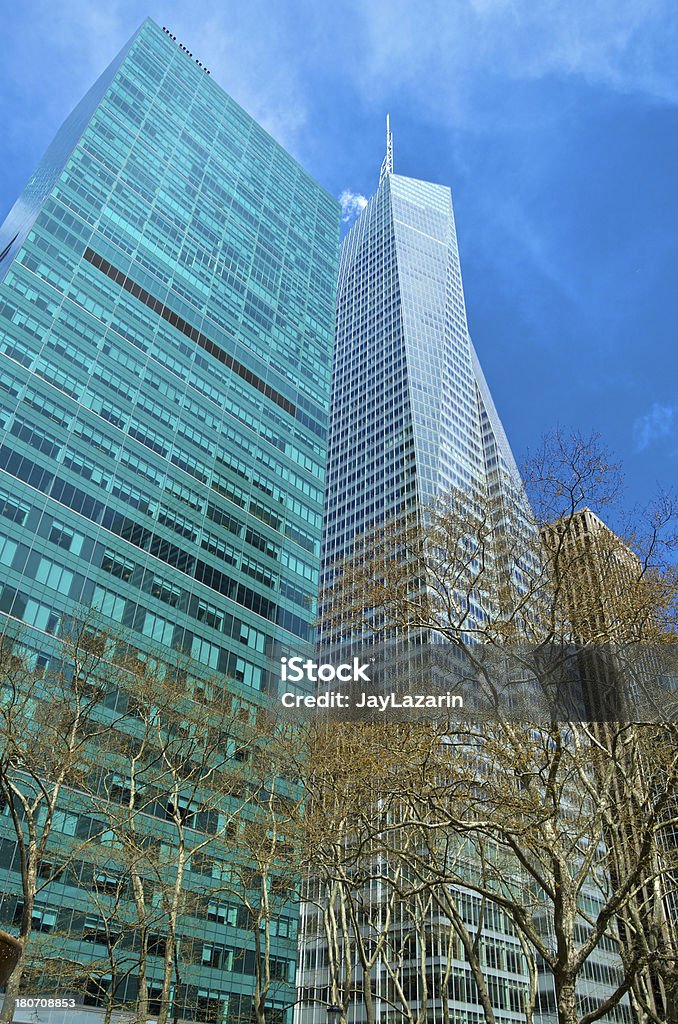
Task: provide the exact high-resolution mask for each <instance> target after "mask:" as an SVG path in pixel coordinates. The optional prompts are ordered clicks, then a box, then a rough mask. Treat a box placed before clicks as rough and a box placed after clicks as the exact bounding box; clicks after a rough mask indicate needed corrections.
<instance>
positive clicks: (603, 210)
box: [0, 0, 678, 505]
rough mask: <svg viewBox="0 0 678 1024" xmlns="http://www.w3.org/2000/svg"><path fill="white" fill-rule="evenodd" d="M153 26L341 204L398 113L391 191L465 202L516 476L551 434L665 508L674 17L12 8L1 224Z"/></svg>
mask: <svg viewBox="0 0 678 1024" xmlns="http://www.w3.org/2000/svg"><path fill="white" fill-rule="evenodd" d="M147 14H149V15H151V17H153V18H155V20H156V21H158V22H159V23H160V24H162V25H167V26H168V27H169V28H170V29H171V31H172V32H173V33H174V34H175V35H176V36H177V38H178V39H179V40H181V41H182V42H184V43H185V44H186V45H187V46H188V48H189V49H190V50H191V51H192V52H193V53H194V55H195V56H196V57H199V58H200V59H201V60H202V61H203V63H205V64H206V65H207V66H208V67H209V68H210V70H211V72H212V76H213V78H214V79H215V80H216V81H217V82H218V83H219V84H220V85H222V86H223V87H224V88H225V89H226V91H227V92H229V93H230V94H231V95H232V96H233V97H234V98H235V99H236V100H238V102H240V103H241V104H242V105H243V106H244V107H245V108H246V109H247V110H248V111H249V112H250V113H251V114H252V115H253V116H254V117H256V118H257V119H258V120H259V121H260V122H261V123H262V124H263V125H264V126H265V127H266V128H267V129H268V130H269V131H270V132H271V133H272V134H273V135H274V136H275V137H276V138H277V139H278V140H279V141H280V142H281V143H282V144H283V145H285V146H286V147H287V148H288V149H289V150H290V151H291V152H292V153H293V154H294V155H295V156H296V157H297V158H298V159H299V160H300V161H301V162H302V163H303V164H304V166H305V167H306V168H307V169H308V170H309V171H310V172H311V173H312V174H313V175H314V176H315V177H316V178H317V179H318V180H319V181H320V182H321V183H322V184H323V185H324V186H325V187H326V188H327V189H328V190H329V191H330V192H332V193H333V194H334V195H336V196H337V197H339V196H340V195H342V194H346V195H347V196H349V197H350V196H351V195H352V196H355V197H363V196H369V195H370V194H371V192H372V191H373V190H374V188H375V186H376V183H377V179H378V174H379V166H380V163H381V160H382V157H383V149H384V118H385V114H386V112H387V111H390V114H391V125H392V129H393V133H394V151H395V170H396V172H397V173H401V174H406V175H410V176H411V177H418V178H424V179H428V180H431V181H437V182H441V183H444V184H448V185H450V186H451V187H452V191H453V197H454V203H455V213H456V218H457V230H458V235H459V243H460V250H461V259H462V272H463V276H464V285H465V292H466V301H467V308H468V317H469V324H470V329H471V334H472V336H473V339H474V342H475V345H476V348H477V350H478V353H479V355H480V358H481V361H482V363H483V367H484V370H485V374H486V376H487V378H488V382H489V384H490V387H491V389H492V392H493V396H494V399H495V402H496V405H497V408H498V410H499V413H500V415H501V417H502V420H503V422H504V426H505V428H506V431H507V434H508V436H509V440H510V441H511V444H512V446H513V448H514V451H515V453H516V457H517V459H518V461H519V462H520V461H521V460H522V459H523V458H524V457H525V455H526V453H527V452H528V451H529V450H530V449H534V448H535V447H536V446H538V444H539V440H540V438H541V436H542V435H543V434H544V433H546V432H548V431H550V430H552V429H554V428H556V427H560V428H563V429H564V430H566V431H570V430H579V431H582V432H583V433H589V432H591V431H597V432H599V433H600V434H601V435H602V438H603V441H604V443H605V444H606V445H607V446H608V447H609V449H610V450H611V451H612V452H613V453H614V455H615V456H616V457H617V458H618V459H620V460H621V461H622V463H623V466H624V469H625V474H626V493H625V499H626V500H625V503H626V504H627V505H635V504H643V503H644V502H645V500H646V499H647V498H649V497H651V496H652V495H653V494H654V493H656V491H657V489H667V488H670V487H673V486H674V483H675V480H676V475H677V469H678V344H677V343H676V341H677V339H676V329H677V326H678V286H677V285H676V268H677V264H678V260H677V256H678V189H677V188H676V181H677V179H678V61H677V60H676V53H678V6H676V4H675V2H674V0H560V2H558V0H539V2H535V0H420V2H419V3H417V4H414V3H412V2H411V0H362V2H358V0H356V2H353V0H337V2H335V3H332V4H325V3H323V2H322V0H319V2H318V0H316V2H315V3H314V2H313V0H248V2H245V0H229V2H228V3H226V2H225V0H221V2H217V0H193V2H192V3H188V2H183V3H181V2H176V0H168V2H164V3H161V2H157V0H143V2H138V0H107V2H106V3H105V4H95V3H92V2H91V0H87V2H81V0H62V2H61V3H60V4H54V3H53V0H50V2H49V3H48V2H46V0H29V2H27V3H24V4H19V5H12V6H11V7H10V6H9V5H7V6H6V7H5V10H4V11H3V60H2V62H1V63H0V125H1V126H2V138H3V154H2V163H1V166H2V175H1V177H0V219H1V218H3V217H4V214H5V213H6V211H7V210H8V209H9V207H10V206H11V205H12V202H13V201H14V199H15V198H16V195H17V194H18V192H19V191H20V189H21V187H22V186H23V184H24V183H25V181H26V179H27V178H28V176H29V174H30V173H31V171H32V170H33V168H34V166H35V164H36V163H37V161H38V159H39V158H40V156H41V154H42V152H43V150H44V149H45V147H46V145H47V143H48V142H49V140H50V139H51V137H52V136H53V134H54V132H55V131H56V129H57V127H58V126H59V124H60V123H61V121H62V120H63V119H64V117H65V116H66V115H67V114H68V112H69V111H70V110H71V108H72V107H73V106H74V104H75V103H76V102H77V100H78V99H79V98H80V97H81V96H82V94H83V93H84V92H85V91H86V89H87V88H88V87H89V85H90V84H91V83H92V81H93V80H94V79H95V78H96V76H97V75H98V74H99V72H100V71H101V70H102V69H103V68H104V67H105V65H106V64H107V63H108V62H109V61H110V59H111V58H112V57H113V56H114V54H115V53H116V52H117V50H118V49H119V48H120V46H121V45H122V44H123V43H124V41H125V40H126V39H127V38H128V37H129V36H130V35H131V33H132V32H133V31H134V29H135V28H136V27H137V25H138V24H139V22H140V21H141V20H142V19H143V17H145V16H146V15H147ZM360 201H361V200H360V199H359V198H358V199H356V200H355V202H353V203H351V201H350V199H348V201H347V202H346V207H347V217H348V216H350V212H351V208H354V209H355V207H356V206H359V205H360Z"/></svg>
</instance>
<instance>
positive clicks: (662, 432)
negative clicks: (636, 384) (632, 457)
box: [633, 402, 678, 452]
mask: <svg viewBox="0 0 678 1024" xmlns="http://www.w3.org/2000/svg"><path fill="white" fill-rule="evenodd" d="M676 433H678V406H676V405H662V404H661V403H660V402H655V403H654V405H653V406H652V408H651V409H650V411H649V412H648V413H646V414H645V415H644V416H639V417H638V419H637V420H636V421H635V422H634V424H633V442H634V449H635V451H637V452H642V451H645V449H646V448H649V447H650V445H653V444H655V443H656V442H657V441H662V440H664V439H666V438H669V437H672V436H673V435H674V434H676Z"/></svg>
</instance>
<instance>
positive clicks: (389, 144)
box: [379, 114, 393, 185]
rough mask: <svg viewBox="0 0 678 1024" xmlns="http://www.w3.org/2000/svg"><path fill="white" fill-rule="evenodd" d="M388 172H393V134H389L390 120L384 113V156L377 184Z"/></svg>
mask: <svg viewBox="0 0 678 1024" xmlns="http://www.w3.org/2000/svg"><path fill="white" fill-rule="evenodd" d="M389 174H393V136H392V135H391V122H390V119H389V115H388V114H387V115H386V156H385V157H384V162H383V164H382V165H381V171H380V172H379V184H380V185H381V183H382V181H383V180H384V178H386V177H387V176H388V175H389Z"/></svg>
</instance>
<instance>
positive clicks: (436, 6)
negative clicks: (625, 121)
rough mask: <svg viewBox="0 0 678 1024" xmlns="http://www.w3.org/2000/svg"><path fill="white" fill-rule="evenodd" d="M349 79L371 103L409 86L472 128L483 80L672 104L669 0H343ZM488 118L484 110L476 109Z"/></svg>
mask: <svg viewBox="0 0 678 1024" xmlns="http://www.w3.org/2000/svg"><path fill="white" fill-rule="evenodd" d="M347 6H348V7H350V8H351V9H352V12H353V17H352V19H351V24H352V26H353V36H354V38H355V40H356V47H355V54H354V57H353V73H354V74H357V73H359V72H360V73H361V77H362V84H363V89H364V94H367V95H369V96H370V100H371V102H376V101H380V100H381V99H382V98H383V97H388V96H389V95H392V93H393V89H394V87H395V88H406V89H407V90H408V95H409V96H410V98H411V97H412V96H413V95H415V94H416V95H417V96H418V98H419V99H420V100H426V101H427V105H428V107H429V109H430V110H431V111H432V112H434V115H435V117H436V119H437V120H440V119H441V118H442V117H445V120H446V121H448V122H449V123H454V124H463V125H464V126H465V127H471V128H472V127H473V124H474V118H476V117H477V116H478V110H477V108H476V106H475V104H473V102H472V101H473V99H474V98H480V102H481V103H482V96H483V89H484V84H483V83H484V82H485V81H486V79H487V76H488V75H489V76H494V77H497V78H499V79H501V78H508V79H513V80H521V79H522V80H525V79H540V78H545V77H547V76H560V77H569V76H577V77H579V78H581V79H584V80H587V81H591V82H596V83H599V84H603V85H605V86H607V87H609V88H611V89H614V90H618V91H620V92H640V93H646V94H648V95H651V96H653V97H657V98H661V99H663V100H669V101H673V102H675V101H677V100H678V74H677V72H676V62H675V50H676V47H677V46H678V15H677V14H676V8H675V3H674V0H643V2H640V0H569V2H568V3H563V2H562V0H540V2H539V3H535V0H455V2H454V3H450V2H449V0H427V2H425V3H424V4H420V5H413V4H412V3H411V0H388V2H387V0H373V2H371V3H369V4H364V3H362V2H360V3H358V2H357V0H349V2H348V4H347ZM481 110H482V113H483V114H484V115H485V116H486V115H487V113H488V112H487V111H486V110H485V109H484V108H482V107H481Z"/></svg>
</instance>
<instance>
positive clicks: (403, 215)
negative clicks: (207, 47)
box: [301, 122, 528, 1024]
mask: <svg viewBox="0 0 678 1024" xmlns="http://www.w3.org/2000/svg"><path fill="white" fill-rule="evenodd" d="M450 491H455V492H456V493H457V494H459V495H460V496H461V497H462V499H463V498H464V496H465V497H466V498H467V499H468V501H469V503H474V502H477V501H478V499H479V498H480V497H485V498H486V499H488V500H489V499H492V500H493V501H495V500H498V501H501V500H502V498H505V499H506V501H507V502H510V505H511V507H515V505H516V497H517V495H518V493H519V492H520V491H521V482H520V476H519V473H518V470H517V468H516V464H515V461H514V459H513V455H512V453H511V450H510V447H509V444H508V441H507V439H506V435H505V433H504V430H503V428H502V425H501V423H500V421H499V418H498V416H497V412H496V410H495V407H494V403H493V402H492V398H491V396H490V393H489V390H488V388H487V384H486V382H485V378H484V376H483V373H482V370H481V368H480V364H479V362H478V359H477V356H476V353H475V350H474V348H473V344H472V342H471V339H470V335H469V330H468V324H467V321H466V310H465V303H464V292H463V288H462V279H461V266H460V261H459V251H458V247H457V238H456V230H455V223H454V213H453V209H452V197H451V193H450V189H449V188H447V187H446V186H443V185H436V184H432V183H430V182H424V181H417V180H415V179H412V178H407V177H403V176H401V175H396V174H394V173H393V146H392V138H391V134H390V130H389V126H388V122H387V153H386V158H385V160H384V164H383V166H382V169H381V175H380V181H379V187H378V189H377V191H376V193H375V194H374V195H373V196H372V197H371V199H370V200H369V202H368V204H367V207H366V208H365V210H364V211H363V212H362V214H361V215H360V218H359V219H358V221H357V222H356V223H355V224H354V225H353V226H352V228H351V229H350V231H349V232H348V234H347V235H346V237H345V238H344V240H343V243H342V248H341V256H340V264H339V283H338V290H337V318H336V333H335V350H334V371H333V382H332V404H331V414H330V441H329V453H328V468H327V491H326V498H325V523H324V534H323V573H324V577H325V580H326V581H327V582H329V581H330V580H331V577H332V572H333V568H332V567H333V564H334V563H335V561H337V560H339V559H341V558H342V557H344V556H346V555H348V554H349V553H350V551H351V549H352V546H353V544H354V542H355V539H356V538H357V537H359V536H360V535H361V534H362V533H364V532H365V531H367V530H369V529H370V527H372V526H374V525H375V524H379V523H383V522H384V521H386V520H388V519H389V517H393V516H401V515H403V514H406V513H409V512H413V511H417V510H422V509H423V508H425V507H426V506H427V505H429V504H431V503H432V502H434V501H435V499H436V498H438V497H440V496H442V495H444V494H446V493H448V492H450ZM470 611H471V614H470V617H469V624H471V623H472V622H473V620H476V621H480V619H481V617H482V616H483V614H484V610H483V608H482V607H481V606H480V600H479V598H478V597H477V596H476V595H475V594H472V595H471V610H470ZM321 629H322V626H321ZM366 898H368V897H367V896H366ZM459 903H460V906H463V907H464V908H465V913H466V914H467V915H468V917H467V922H468V925H469V927H471V928H473V927H477V925H478V920H479V918H478V913H479V905H480V904H479V899H478V897H476V896H473V895H472V894H471V893H463V894H460V896H459ZM305 915H306V916H305V922H304V927H305V933H306V936H307V942H306V948H302V961H301V966H302V975H301V984H302V987H303V989H304V990H305V994H306V995H307V996H308V995H309V994H310V993H311V992H312V990H313V985H314V984H315V985H317V986H319V987H320V988H321V989H322V986H323V985H324V984H327V975H326V973H325V970H326V967H327V963H328V958H327V954H326V951H325V950H324V949H323V948H322V947H323V942H322V939H321V941H318V938H317V936H318V924H317V921H316V911H315V909H314V908H313V907H312V906H310V905H309V906H308V907H307V908H306V911H305ZM434 916H435V915H434ZM406 917H407V915H405V918H406ZM405 918H403V920H402V921H399V922H398V923H397V924H396V923H394V929H395V931H396V933H399V934H400V936H401V940H402V939H403V936H405V935H406V933H407V930H408V926H407V925H406V924H405V923H403V922H404V920H405ZM429 932H430V933H431V934H433V933H434V932H435V933H436V935H437V937H436V938H433V939H431V942H432V946H431V950H430V957H432V958H435V957H438V959H437V960H432V961H431V963H434V962H435V963H439V962H440V960H439V957H440V950H439V949H438V948H437V945H436V944H437V943H439V942H440V941H441V940H440V936H439V935H438V932H439V929H438V926H437V925H436V924H433V925H432V926H431V928H429ZM486 943H487V947H488V953H487V956H488V957H489V956H490V954H491V955H492V957H493V960H492V961H490V960H489V959H488V960H487V961H486V962H487V963H488V965H489V966H488V968H487V973H488V976H489V977H490V979H491V980H490V984H491V986H493V991H494V992H496V994H497V999H498V1000H500V1001H501V1002H500V1004H499V1005H498V1007H497V1011H498V1016H497V1019H498V1020H502V1021H504V1022H511V1021H518V1020H519V1019H520V1007H521V1006H522V1001H523V998H524V994H525V992H526V991H527V987H528V978H527V974H526V971H525V970H524V969H523V967H522V966H521V965H522V956H521V952H520V943H519V940H518V937H517V935H516V933H515V930H513V929H511V927H510V924H509V922H508V921H507V919H506V916H505V915H504V914H503V913H501V912H500V911H498V908H497V912H496V913H495V914H494V916H493V918H492V921H491V922H490V923H489V924H488V931H487V935H486ZM396 945H397V943H396ZM443 945H444V943H443ZM434 947H435V948H434ZM457 955H458V956H459V957H460V962H459V963H458V964H455V966H454V969H453V971H452V981H451V983H450V984H451V989H450V991H451V992H452V991H453V993H454V994H453V997H452V998H453V1002H452V1005H451V1008H450V1014H454V1019H455V1020H456V1021H460V1022H461V1021H463V1022H464V1024H476V1022H478V1024H479V1022H480V1020H481V1019H482V1016H481V1015H482V1010H481V1008H480V1005H479V1003H478V1002H477V1001H474V998H473V996H472V992H473V991H474V982H473V979H472V977H471V973H470V969H469V968H468V964H464V958H463V954H457ZM406 959H407V957H406ZM492 964H494V966H492ZM304 968H307V969H306V970H305V969H304ZM428 969H429V971H430V970H432V968H430V967H429V968H428ZM417 977H418V969H415V968H414V967H413V968H412V970H411V980H410V982H409V983H408V984H409V985H410V988H411V1005H415V1004H416V1002H417V996H416V990H417V984H418V982H417ZM377 979H378V980H377V982H376V987H375V997H376V1000H377V1006H378V1007H379V1008H380V1011H381V1012H382V1013H383V1014H385V1015H386V1016H385V1017H384V1019H389V1020H391V1019H392V1020H393V1021H396V1020H399V1019H401V1018H400V1016H399V1013H398V1011H397V1010H396V1009H394V1005H395V1004H394V1003H393V1002H392V1001H390V1000H389V999H388V998H386V999H385V1000H384V1002H383V1004H381V1003H380V1002H379V993H380V991H382V990H381V989H380V985H382V986H383V991H384V992H385V991H386V989H387V988H388V985H389V982H388V979H387V975H386V973H384V972H383V971H381V972H380V971H379V970H378V969H377ZM357 984H358V985H359V982H357ZM406 987H407V986H406ZM467 993H468V995H467ZM356 999H357V1002H356V1005H355V1007H354V1011H353V1012H354V1013H355V1017H354V1019H355V1020H356V1021H358V1020H361V1019H362V1017H361V1014H362V1013H363V1012H364V1011H363V1007H362V1006H361V1005H360V997H359V996H357V997H356ZM434 1002H435V1000H432V1006H433V1003H434ZM499 1006H501V1007H502V1009H501V1010H500V1009H499ZM378 1012H379V1010H378ZM436 1014H442V1010H441V1008H440V1006H439V1005H438V1009H437V1010H436V1009H434V1008H431V1009H430V1010H429V1012H428V1017H427V1019H430V1020H431V1021H434V1020H437V1019H441V1020H442V1019H443V1017H442V1016H441V1017H440V1018H438V1017H437V1016H436ZM304 1019H306V1018H304ZM307 1019H308V1020H309V1021H310V1020H312V1019H313V1017H312V1012H311V1011H310V1010H309V1011H308V1018H307Z"/></svg>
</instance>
